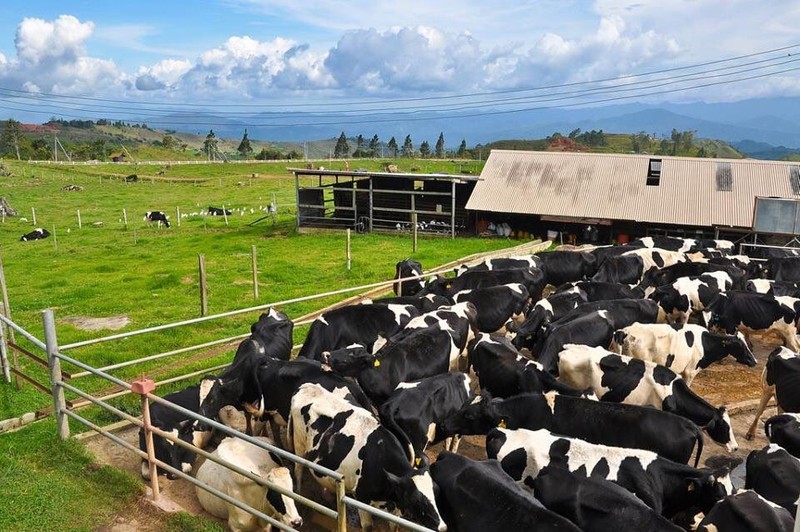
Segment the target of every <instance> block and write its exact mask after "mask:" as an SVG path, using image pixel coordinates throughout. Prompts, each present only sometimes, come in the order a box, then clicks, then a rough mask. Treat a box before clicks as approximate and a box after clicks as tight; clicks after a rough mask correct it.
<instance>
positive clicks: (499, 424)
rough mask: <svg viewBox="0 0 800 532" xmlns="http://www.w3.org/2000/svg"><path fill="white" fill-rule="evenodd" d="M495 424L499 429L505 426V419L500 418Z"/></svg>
mask: <svg viewBox="0 0 800 532" xmlns="http://www.w3.org/2000/svg"><path fill="white" fill-rule="evenodd" d="M497 426H498V427H500V428H501V429H504V428H506V420H505V419H501V420H500V423H498V424H497Z"/></svg>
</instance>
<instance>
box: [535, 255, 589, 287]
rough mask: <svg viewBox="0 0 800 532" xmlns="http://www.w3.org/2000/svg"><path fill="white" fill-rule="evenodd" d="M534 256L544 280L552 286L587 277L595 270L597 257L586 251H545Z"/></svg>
mask: <svg viewBox="0 0 800 532" xmlns="http://www.w3.org/2000/svg"><path fill="white" fill-rule="evenodd" d="M536 256H537V257H539V258H540V259H541V261H542V266H541V269H542V271H543V272H544V278H545V280H546V281H547V283H548V284H551V285H553V286H560V285H562V284H564V283H569V282H573V281H580V280H582V279H588V278H589V277H591V276H592V275H594V273H595V271H596V270H597V259H596V258H595V256H594V255H592V254H591V253H589V252H588V251H547V252H540V253H537V254H536ZM537 299H538V298H537Z"/></svg>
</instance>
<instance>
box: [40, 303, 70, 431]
mask: <svg viewBox="0 0 800 532" xmlns="http://www.w3.org/2000/svg"><path fill="white" fill-rule="evenodd" d="M42 324H43V325H44V341H45V345H46V347H47V362H48V364H47V365H48V366H49V368H50V385H51V390H52V392H53V408H54V410H53V413H54V414H55V416H56V427H57V428H58V436H59V438H61V439H62V440H66V439H67V438H69V420H68V419H67V415H66V414H65V413H64V412H65V411H66V410H67V402H66V400H65V399H64V387H63V386H61V382H62V381H63V379H64V376H63V375H62V373H61V359H59V358H58V357H57V356H56V353H58V340H57V338H56V320H55V317H54V316H53V311H52V310H51V309H47V310H43V311H42Z"/></svg>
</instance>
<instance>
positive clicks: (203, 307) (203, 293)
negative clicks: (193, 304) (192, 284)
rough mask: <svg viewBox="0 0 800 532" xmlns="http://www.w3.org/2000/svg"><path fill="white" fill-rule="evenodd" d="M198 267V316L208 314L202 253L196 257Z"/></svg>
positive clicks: (204, 264)
mask: <svg viewBox="0 0 800 532" xmlns="http://www.w3.org/2000/svg"><path fill="white" fill-rule="evenodd" d="M197 258H198V264H199V266H200V315H201V316H205V315H206V314H208V291H207V286H206V256H205V255H203V254H202V253H201V254H200V255H198V256H197Z"/></svg>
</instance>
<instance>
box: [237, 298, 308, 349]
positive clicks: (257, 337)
mask: <svg viewBox="0 0 800 532" xmlns="http://www.w3.org/2000/svg"><path fill="white" fill-rule="evenodd" d="M293 331H294V322H293V321H292V320H290V319H289V316H287V315H286V314H284V313H283V312H281V311H279V310H275V309H274V308H270V309H269V311H268V312H264V313H262V314H261V316H259V318H258V321H257V322H255V323H254V324H253V325H251V326H250V340H253V341H255V342H258V343H260V344H261V345H262V346H263V347H264V354H265V355H266V356H268V357H271V358H280V359H281V360H289V356H290V355H291V354H292V333H293ZM240 347H241V345H240ZM234 359H235V357H234Z"/></svg>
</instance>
